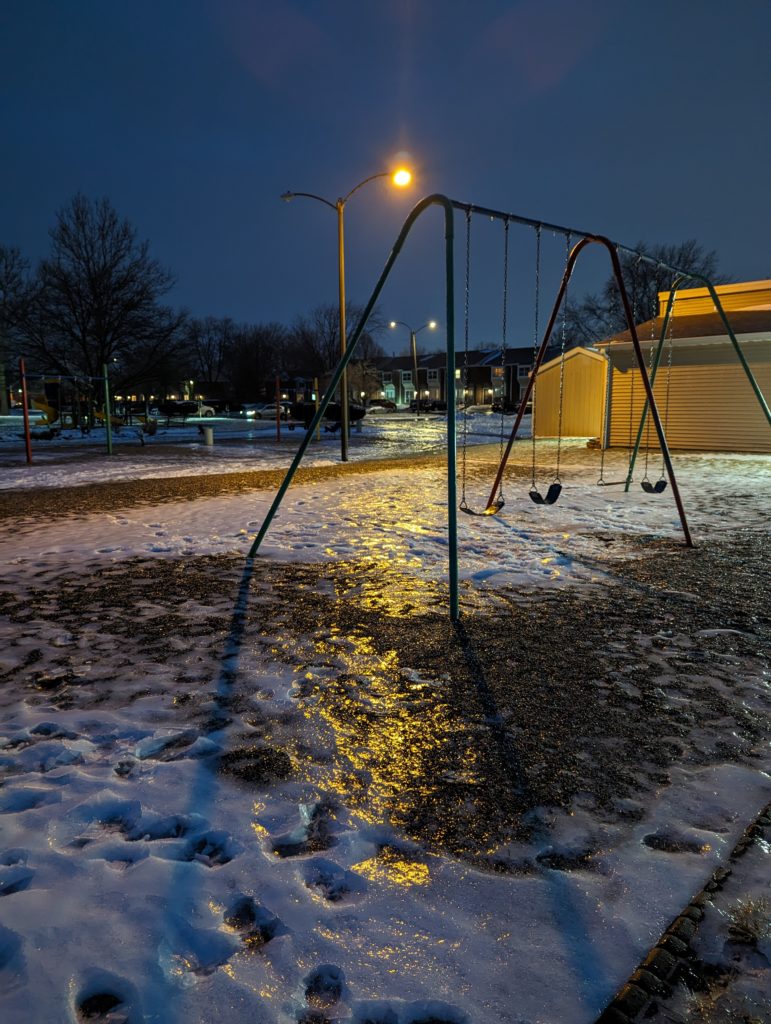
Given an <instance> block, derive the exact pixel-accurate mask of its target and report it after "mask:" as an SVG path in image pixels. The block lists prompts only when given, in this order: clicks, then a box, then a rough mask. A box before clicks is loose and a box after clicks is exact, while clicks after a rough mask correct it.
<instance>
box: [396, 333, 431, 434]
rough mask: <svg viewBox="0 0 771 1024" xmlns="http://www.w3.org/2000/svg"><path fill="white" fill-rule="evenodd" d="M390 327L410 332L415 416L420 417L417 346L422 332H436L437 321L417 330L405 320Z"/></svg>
mask: <svg viewBox="0 0 771 1024" xmlns="http://www.w3.org/2000/svg"><path fill="white" fill-rule="evenodd" d="M388 326H389V327H391V328H394V327H406V328H407V330H408V331H409V332H410V351H411V352H412V368H413V370H414V372H415V387H414V390H415V396H416V402H415V414H416V416H420V388H419V387H418V345H417V335H418V334H420V332H421V331H425V329H426V328H428V329H429V331H433V330H435V329H436V326H437V324H436V320H429V321H428V322H427V323H425V324H423V326H422V327H418V328H417V329H416V328H414V327H410V325H409V324H406V323H405V322H404V321H403V320H392V321H391V322H390V323H389V325H388ZM426 394H428V392H426Z"/></svg>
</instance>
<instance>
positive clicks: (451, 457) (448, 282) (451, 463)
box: [247, 193, 771, 622]
mask: <svg viewBox="0 0 771 1024" xmlns="http://www.w3.org/2000/svg"><path fill="white" fill-rule="evenodd" d="M433 206H439V207H440V208H441V209H442V210H443V213H444V239H445V305H446V312H445V324H446V337H447V381H448V388H449V387H450V386H452V387H453V389H454V386H455V383H454V382H455V224H454V213H455V211H456V210H458V211H462V212H464V213H466V214H478V215H481V216H485V217H488V218H491V219H493V220H502V221H504V222H507V223H517V224H522V225H525V226H528V227H532V228H535V229H540V230H547V231H552V232H553V233H555V234H561V235H564V236H566V237H567V236H573V237H578V238H579V241H578V242H577V243H576V244H575V245H574V246H573V248H572V250H571V252H570V254H569V256H568V260H567V264H566V266H565V270H564V273H563V276H562V282H561V284H560V288H559V292H558V295H557V299H556V301H555V303H554V307H553V309H552V312H551V315H550V317H549V321H548V325H547V328H546V331H545V333H544V336H543V340H542V341H541V344H540V347H539V349H538V352H537V355H536V361H535V365H534V366H533V370H532V373H531V374H530V377H529V379H528V383H527V387H526V389H525V394H524V396H523V398H522V400H521V402H520V406H519V411H518V412H517V416H516V421H515V423H514V427H513V428H512V431H511V434H510V437H509V440H508V444H507V445H506V449H505V451H504V453H503V456H502V458H501V463H500V466H499V468H498V472H497V474H496V477H495V482H494V484H493V487H492V489H491V492H490V497H489V498H488V503H487V504H488V508H491V509H492V508H493V507H494V506H495V501H496V493H497V491H498V490H499V486H500V483H501V480H502V478H503V473H504V470H505V468H506V463H507V462H508V459H509V456H510V454H511V448H512V446H513V444H514V438H515V437H516V433H517V430H518V429H519V427H520V424H521V422H522V417H523V415H524V411H525V408H526V406H527V402H528V399H529V398H530V395H531V392H532V390H533V386H534V383H535V378H536V375H537V373H538V369H539V367H540V365H541V363H542V362H543V358H544V354H545V352H546V348H547V346H548V343H549V338H550V337H551V333H552V330H553V328H554V324H555V322H556V319H557V314H558V312H559V309H560V306H561V304H562V301H563V298H564V295H565V291H566V289H567V286H568V282H569V280H570V277H571V275H572V273H573V268H574V266H575V263H576V260H577V259H578V257H579V255H580V254H581V252H582V251H583V250H584V249H585V248H586V247H587V246H588V245H593V244H595V245H600V246H603V247H604V248H605V249H606V250H607V252H608V254H609V256H610V260H611V265H612V269H613V274H614V277H615V279H616V282H617V284H618V288H619V292H620V295H621V300H622V304H623V307H624V315H625V317H626V320H627V323H628V325H629V331H630V335H631V338H632V345H633V348H634V352H635V356H636V359H637V364H638V367H639V369H640V376H641V378H642V381H643V385H644V388H645V394H646V406H645V413H644V415H647V414H650V416H651V418H652V419H653V422H654V425H655V428H656V433H657V435H658V439H659V444H660V447H661V452H662V455H663V458H664V461H665V464H666V467H667V472H668V474H669V479H670V482H671V484H672V491H673V494H674V496H675V502H676V504H677V510H678V513H679V516H680V522H681V525H682V528H683V534H684V537H685V543H686V544H687V545H688V546H689V547H692V546H693V540H692V538H691V534H690V531H689V529H688V524H687V521H686V517H685V509H684V508H683V504H682V500H681V497H680V491H679V488H678V486H677V481H676V478H675V473H674V468H673V466H672V460H671V456H670V453H669V448H668V445H667V441H666V437H665V435H664V428H663V426H662V423H661V417H660V416H659V412H658V408H657V406H656V400H655V397H654V395H653V389H652V384H651V380H650V379H649V377H648V372H647V369H646V366H645V359H644V357H643V354H642V350H641V347H640V341H639V338H638V336H637V329H636V325H635V324H634V322H633V321H634V317H633V314H632V309H631V306H630V304H629V298H628V296H627V293H626V288H625V285H624V280H623V274H622V271H621V264H620V261H619V258H618V252H619V251H622V252H627V253H630V254H632V255H635V256H639V257H640V258H641V259H642V260H644V261H645V262H648V263H651V264H654V265H656V266H659V267H665V269H668V270H670V271H671V272H672V273H673V274H674V275H676V276H677V278H678V285H677V287H680V285H681V284H682V283H683V282H684V281H687V280H698V281H701V282H702V283H703V284H704V285H705V286H706V287H707V288H708V289H709V290H710V294H711V296H712V298H713V301H714V303H715V306H716V308H717V309H718V311H719V313H720V316H721V317H722V319H723V322H724V323H725V325H726V327H727V329H728V332H729V335H730V336H731V338H732V340H733V342H734V346H735V348H736V349H737V351H738V344H737V343H736V340H735V336H734V335H733V332H732V331H731V329H730V325H729V324H728V320H727V318H726V316H725V313H724V311H723V308H722V305H721V304H720V300H719V298H718V296H717V294H716V292H715V289H714V287H713V286H712V285H711V283H710V282H709V281H707V280H706V278H704V277H701V276H699V275H695V274H689V273H688V272H687V271H684V270H683V269H682V268H679V267H672V266H669V265H667V264H664V263H662V261H661V260H657V259H655V258H654V257H651V256H648V255H646V254H645V253H639V252H638V251H637V250H635V249H632V248H629V247H628V246H624V245H621V244H619V243H615V242H612V241H611V240H610V239H608V238H606V237H605V236H603V235H598V234H595V233H594V232H590V231H580V230H577V229H576V228H567V227H564V226H563V225H561V224H551V223H548V222H547V221H541V220H534V219H531V218H529V217H522V216H519V215H516V214H512V213H505V212H503V211H501V210H493V209H490V208H488V207H483V206H476V205H474V204H470V203H463V202H459V201H458V200H454V199H450V198H449V197H448V196H445V195H441V194H439V193H434V194H432V195H429V196H427V197H426V198H425V199H422V200H421V201H420V202H419V203H417V204H416V206H415V207H414V208H413V209H412V211H411V212H410V213H409V215H408V217H407V219H406V220H405V222H404V225H403V226H402V229H401V231H400V232H399V235H398V237H397V239H396V242H395V243H394V245H393V248H392V249H391V252H390V253H389V256H388V259H387V260H386V263H385V267H384V268H383V271H382V273H381V275H380V277H379V278H378V281H377V283H376V284H375V288H374V290H373V292H372V295H371V296H370V298H369V301H368V302H367V304H366V306H365V307H364V310H363V311H362V314H361V317H360V318H359V321H358V323H357V324H356V327H355V329H354V331H353V333H352V335H351V337H350V339H349V341H348V344H347V347H346V351H345V354H344V355H343V356H342V358H341V359H340V361H339V363H338V365H337V367H336V368H335V370H334V372H333V374H332V377H331V379H330V382H329V385H328V386H327V390H326V391H325V393H324V395H323V397H322V398H321V401H320V402H319V405H318V408H317V409H316V414H315V416H314V417H313V420H312V421H311V423H310V424H309V426H308V428H307V429H306V431H305V435H304V437H303V439H302V440H301V442H300V444H299V446H298V448H297V451H296V453H295V456H294V458H293V460H292V463H291V465H290V466H289V469H288V470H287V472H286V474H285V476H284V479H283V481H282V482H281V485H280V487H279V489H278V491H277V493H276V496H275V497H274V499H273V502H272V503H271V505H270V508H269V509H268V511H267V513H266V515H265V518H264V519H263V521H262V524H261V526H260V528H259V530H258V532H257V535H256V536H255V538H254V541H253V543H252V546H251V548H250V549H249V553H248V556H247V558H248V559H249V560H251V559H253V558H254V557H255V556H256V554H257V552H258V551H259V548H260V545H261V544H262V541H263V539H264V538H265V535H266V533H267V532H268V529H269V527H270V524H271V522H272V521H273V518H274V517H275V515H276V513H277V512H278V509H279V507H280V506H281V502H282V501H283V499H284V495H285V494H286V492H287V490H288V488H289V486H290V484H291V482H292V479H293V477H294V475H295V473H296V472H297V469H298V467H299V465H300V463H301V462H302V459H303V457H304V455H305V452H306V450H307V448H308V446H309V445H310V443H311V441H312V439H313V436H314V434H315V432H316V429H317V428H318V426H319V424H320V423H321V420H322V418H323V416H324V413H325V411H326V408H327V406H328V405H329V403H330V402H331V401H332V398H333V396H334V395H335V393H336V390H337V387H338V385H339V383H340V380H341V378H342V376H343V374H344V373H345V371H346V368H347V366H348V364H349V362H350V361H351V359H352V358H353V356H354V355H355V353H356V348H357V345H358V343H359V340H360V338H361V336H362V333H363V331H364V328H365V326H366V324H367V321H368V320H369V318H370V316H371V314H372V311H373V309H374V307H375V304H376V303H377V300H378V298H379V297H380V293H381V292H382V290H383V287H384V286H385V283H386V281H387V279H388V277H389V275H390V273H391V270H392V269H393V266H394V264H395V262H396V260H397V258H398V257H399V255H400V253H401V251H402V248H403V246H404V243H405V241H406V239H407V236H408V235H409V233H410V231H411V230H412V228H413V226H414V224H415V222H416V221H417V220H418V218H419V217H420V216H422V214H423V213H425V212H426V210H428V209H430V208H431V207H433ZM674 291H675V288H674V287H673V289H672V293H671V294H670V305H669V306H668V313H669V312H670V311H671V302H672V301H673V299H672V294H674ZM664 336H665V335H664V333H663V332H662V338H663V337H664ZM662 347H663V345H662V344H660V346H659V352H658V353H657V355H658V358H660V354H661V352H660V350H661V348H662ZM739 355H740V359H741V363H742V366H743V368H744V370H745V373H746V374H747V376H748V378H749V380H750V383H751V385H752V387H753V390H754V392H755V394H756V396H757V398H758V400H759V402H760V404H761V407H762V408H763V409H764V412H765V414H766V417H767V419H768V421H769V423H770V424H771V412H770V411H769V408H768V405H767V404H766V402H765V399H764V398H763V394H762V392H761V391H760V388H759V387H758V385H757V382H756V381H755V379H754V377H753V375H752V371H751V370H750V367H749V365H748V364H747V362H746V360H745V359H744V358H743V356H742V355H741V352H739ZM655 366H656V367H657V366H658V359H657V360H656V362H655ZM448 399H449V396H448ZM642 430H643V424H642V423H641V425H640V429H639V433H638V445H637V447H639V440H640V438H641V437H642ZM456 435H457V424H456V403H455V396H454V394H453V400H452V401H450V400H448V402H447V530H448V577H449V580H448V582H449V614H450V619H451V620H452V621H453V622H455V621H457V620H458V619H459V618H460V606H459V597H458V496H457V436H456ZM496 511H497V509H496ZM488 514H492V513H488Z"/></svg>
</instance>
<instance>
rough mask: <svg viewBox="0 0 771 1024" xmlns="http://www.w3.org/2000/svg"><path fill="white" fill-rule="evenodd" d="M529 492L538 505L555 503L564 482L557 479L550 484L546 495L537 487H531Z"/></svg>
mask: <svg viewBox="0 0 771 1024" xmlns="http://www.w3.org/2000/svg"><path fill="white" fill-rule="evenodd" d="M529 493H530V498H531V500H532V501H534V502H535V503H536V505H553V504H554V502H555V501H556V500H557V498H559V496H560V494H561V493H562V484H559V483H557V481H556V480H555V481H554V483H553V484H549V490H548V491H547V492H546V496H545V497H544V495H543V494H541V493H540V491H539V490H538V489H537V488H536V487H531V489H530V492H529Z"/></svg>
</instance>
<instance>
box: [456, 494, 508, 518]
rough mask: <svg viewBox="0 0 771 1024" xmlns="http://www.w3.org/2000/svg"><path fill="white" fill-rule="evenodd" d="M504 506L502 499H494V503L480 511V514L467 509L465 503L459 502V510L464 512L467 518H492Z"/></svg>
mask: <svg viewBox="0 0 771 1024" xmlns="http://www.w3.org/2000/svg"><path fill="white" fill-rule="evenodd" d="M505 504H506V502H505V501H504V500H503V498H496V499H495V501H494V502H492V503H491V504H490V505H488V506H487V508H485V509H482V511H481V512H477V511H476V510H475V509H473V508H469V506H468V505H467V504H466V503H465V502H461V504H460V510H461V512H465V513H466V515H467V516H494V515H497V514H498V513H499V512H500V511H501V509H502V508H503V506H504V505H505Z"/></svg>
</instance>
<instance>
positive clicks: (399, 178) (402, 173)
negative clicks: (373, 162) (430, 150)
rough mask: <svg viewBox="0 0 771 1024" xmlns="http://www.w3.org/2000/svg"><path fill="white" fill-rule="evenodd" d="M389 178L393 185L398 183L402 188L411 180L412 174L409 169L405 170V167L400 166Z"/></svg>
mask: <svg viewBox="0 0 771 1024" xmlns="http://www.w3.org/2000/svg"><path fill="white" fill-rule="evenodd" d="M391 180H392V181H393V183H394V185H398V186H399V188H404V187H405V186H407V185H409V183H410V182H411V181H412V174H411V172H410V171H408V170H407V168H406V167H400V168H399V169H398V170H397V171H395V172H394V174H393V177H392V179H391Z"/></svg>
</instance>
